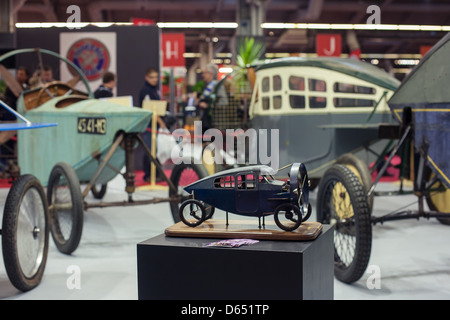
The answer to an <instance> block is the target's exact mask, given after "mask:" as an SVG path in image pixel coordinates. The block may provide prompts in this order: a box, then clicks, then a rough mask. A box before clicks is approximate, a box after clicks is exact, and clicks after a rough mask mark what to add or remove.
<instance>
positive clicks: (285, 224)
mask: <svg viewBox="0 0 450 320" xmlns="http://www.w3.org/2000/svg"><path fill="white" fill-rule="evenodd" d="M274 219H275V223H276V224H277V226H278V227H279V228H280V229H283V230H285V231H293V230H295V229H297V228H298V227H299V226H300V224H301V223H302V220H303V219H302V215H301V213H300V209H299V208H298V207H297V206H296V205H294V204H292V203H283V204H280V205H279V206H278V207H277V208H276V209H275V213H274Z"/></svg>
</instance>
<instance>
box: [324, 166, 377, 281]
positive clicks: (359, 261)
mask: <svg viewBox="0 0 450 320" xmlns="http://www.w3.org/2000/svg"><path fill="white" fill-rule="evenodd" d="M317 220H318V221H319V222H321V223H324V224H334V228H335V229H334V249H335V250H334V275H335V276H336V278H337V279H338V280H340V281H342V282H344V283H353V282H355V281H358V280H359V279H360V278H361V276H362V275H363V274H364V272H365V270H366V268H367V264H368V263H369V258H370V252H371V247H372V224H371V221H370V211H369V208H368V203H367V196H366V193H365V189H364V188H363V186H362V185H361V182H360V180H359V179H358V177H357V176H356V175H355V174H354V173H353V171H352V170H351V169H350V168H348V167H347V166H345V165H340V164H336V165H333V166H332V167H330V168H329V169H328V170H327V171H326V172H325V174H324V176H323V177H322V180H321V182H320V185H319V191H318V195H317Z"/></svg>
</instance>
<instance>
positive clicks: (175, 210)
mask: <svg viewBox="0 0 450 320" xmlns="http://www.w3.org/2000/svg"><path fill="white" fill-rule="evenodd" d="M207 176H208V172H207V171H206V169H205V167H204V166H203V165H202V164H184V163H182V164H178V165H176V166H175V167H174V168H173V170H172V174H171V175H170V180H171V181H172V183H173V184H174V186H175V190H176V191H175V190H170V189H169V197H177V196H181V197H180V200H179V201H171V202H170V210H171V212H172V218H173V221H174V222H175V223H177V222H180V215H179V208H180V204H181V203H182V202H183V201H185V200H186V199H188V198H189V194H188V193H187V192H186V191H184V187H186V186H187V185H189V184H191V183H193V182H195V181H197V180H200V179H202V178H205V177H207ZM207 216H212V214H209V213H207Z"/></svg>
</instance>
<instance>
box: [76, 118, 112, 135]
mask: <svg viewBox="0 0 450 320" xmlns="http://www.w3.org/2000/svg"><path fill="white" fill-rule="evenodd" d="M78 133H90V134H106V118H92V117H83V118H78Z"/></svg>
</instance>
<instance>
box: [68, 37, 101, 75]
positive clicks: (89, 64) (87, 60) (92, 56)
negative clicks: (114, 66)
mask: <svg viewBox="0 0 450 320" xmlns="http://www.w3.org/2000/svg"><path fill="white" fill-rule="evenodd" d="M67 59H69V60H70V61H72V62H73V63H74V64H75V65H76V66H77V67H78V68H80V69H81V71H83V73H84V75H85V76H86V78H87V79H88V80H89V81H95V80H97V79H99V78H100V77H101V76H102V75H103V73H104V72H105V71H106V70H108V68H109V64H110V57H109V52H108V49H106V46H105V45H104V44H103V43H101V42H100V41H98V40H96V39H88V38H87V39H81V40H78V41H76V42H75V43H74V44H73V45H72V46H71V47H70V49H69V51H68V53H67ZM69 70H70V73H72V74H73V75H75V72H74V71H73V70H71V68H69Z"/></svg>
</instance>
